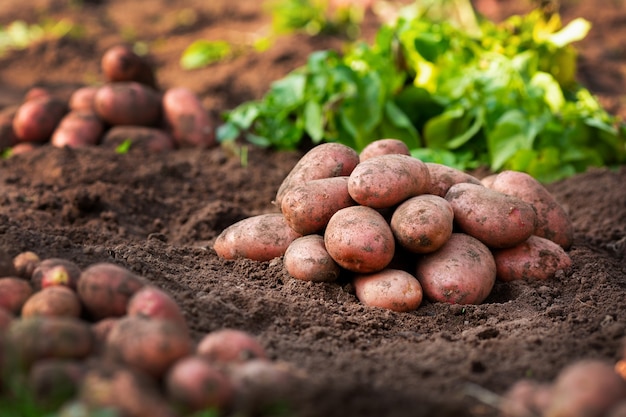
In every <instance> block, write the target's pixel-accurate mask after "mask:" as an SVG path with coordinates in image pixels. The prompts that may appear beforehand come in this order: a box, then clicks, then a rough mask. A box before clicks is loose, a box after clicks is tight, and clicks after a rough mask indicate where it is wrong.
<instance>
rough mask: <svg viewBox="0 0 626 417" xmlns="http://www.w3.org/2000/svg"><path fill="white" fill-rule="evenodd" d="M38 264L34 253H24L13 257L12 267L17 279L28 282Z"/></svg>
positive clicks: (38, 260)
mask: <svg viewBox="0 0 626 417" xmlns="http://www.w3.org/2000/svg"><path fill="white" fill-rule="evenodd" d="M40 262H41V259H40V258H39V255H37V254H36V253H35V252H32V251H24V252H20V253H18V254H17V255H15V257H14V258H13V267H14V268H15V273H16V275H17V276H18V277H20V278H24V279H26V280H30V279H31V278H32V276H33V272H34V271H35V269H36V268H37V266H39V263H40Z"/></svg>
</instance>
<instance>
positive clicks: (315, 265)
mask: <svg viewBox="0 0 626 417" xmlns="http://www.w3.org/2000/svg"><path fill="white" fill-rule="evenodd" d="M283 264H284V266H285V270H286V271H287V273H288V274H289V275H291V276H292V277H294V278H296V279H299V280H302V281H312V282H332V281H335V280H336V279H337V278H339V274H340V273H341V268H339V265H337V263H336V262H335V260H334V259H333V258H332V257H331V256H330V254H329V253H328V251H327V250H326V246H325V245H324V237H323V236H321V235H306V236H302V237H299V238H297V239H296V240H294V241H293V242H291V244H290V245H289V247H288V248H287V250H286V251H285V256H284V257H283Z"/></svg>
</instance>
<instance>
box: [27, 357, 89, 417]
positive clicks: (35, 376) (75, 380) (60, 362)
mask: <svg viewBox="0 0 626 417" xmlns="http://www.w3.org/2000/svg"><path fill="white" fill-rule="evenodd" d="M85 373H86V366H85V364H84V363H83V362H81V361H78V360H73V359H44V360H41V361H39V362H37V363H35V364H34V365H33V367H32V368H31V369H30V371H29V373H28V381H27V387H28V389H29V391H30V392H31V393H32V395H33V399H34V400H35V402H36V403H37V405H38V406H39V407H42V408H43V409H45V410H48V411H56V410H58V408H59V407H60V406H62V405H63V404H64V403H65V402H67V401H69V400H71V399H72V398H74V397H75V395H76V394H78V391H79V388H80V383H81V381H82V379H83V376H84V375H85Z"/></svg>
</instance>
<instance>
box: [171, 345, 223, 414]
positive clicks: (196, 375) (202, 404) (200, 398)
mask: <svg viewBox="0 0 626 417" xmlns="http://www.w3.org/2000/svg"><path fill="white" fill-rule="evenodd" d="M165 392H166V395H167V398H168V399H169V401H170V402H172V403H173V404H175V405H176V406H177V407H178V408H181V409H182V410H184V411H185V412H193V411H199V410H203V409H212V410H215V411H218V410H219V411H222V412H223V411H224V410H225V409H227V408H228V407H229V406H230V405H231V403H232V401H233V396H234V388H233V383H232V382H231V380H230V378H228V377H227V376H226V374H225V373H224V372H223V371H222V370H220V369H219V368H218V367H216V366H215V365H213V364H211V363H210V362H209V361H207V360H206V359H204V358H202V357H199V356H188V357H186V358H183V359H181V360H179V361H178V362H176V363H175V364H174V365H172V367H171V369H170V370H169V371H168V373H167V375H166V377H165Z"/></svg>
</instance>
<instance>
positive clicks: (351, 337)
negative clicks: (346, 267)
mask: <svg viewBox="0 0 626 417" xmlns="http://www.w3.org/2000/svg"><path fill="white" fill-rule="evenodd" d="M32 3H33V7H30V8H25V7H23V1H18V0H3V1H2V2H1V3H0V24H7V23H9V22H11V21H13V20H15V19H18V18H23V19H27V20H29V21H30V22H35V21H37V19H38V18H39V17H41V16H46V17H52V18H56V19H58V18H62V17H67V18H70V19H72V20H74V21H75V22H80V23H81V24H83V25H85V27H86V34H85V36H84V37H82V38H80V39H78V40H67V39H65V40H60V41H46V42H43V43H39V44H36V45H33V46H32V47H30V48H28V49H26V50H23V51H16V52H11V53H9V54H7V55H5V56H3V57H2V58H0V107H3V106H7V105H11V104H16V103H17V102H19V101H20V100H21V98H22V97H23V95H24V93H25V92H26V91H27V90H28V88H30V87H32V86H44V87H47V88H49V89H51V90H52V91H55V92H57V93H58V94H60V95H65V96H67V94H69V92H71V91H72V90H73V89H75V88H76V87H78V86H80V85H84V84H88V83H90V82H95V81H98V80H99V79H100V78H99V77H100V76H101V75H100V70H99V60H100V57H101V56H102V54H103V52H104V51H105V50H106V49H107V48H108V47H110V46H112V45H115V44H117V43H120V42H122V41H123V40H124V36H131V37H132V36H134V37H135V39H138V40H142V41H146V42H148V43H149V44H150V50H151V52H152V59H153V61H154V64H155V66H156V68H157V78H158V82H159V84H160V85H161V87H173V86H184V87H188V88H191V89H192V90H193V91H195V92H196V93H197V94H199V95H200V97H201V98H202V100H203V103H204V104H205V105H206V106H207V108H209V109H210V110H211V112H212V114H213V115H214V116H217V115H218V114H219V113H220V112H222V111H224V110H227V109H229V108H232V107H234V106H236V105H237V104H239V103H241V102H242V101H245V100H250V99H253V98H259V97H260V96H261V95H262V94H263V93H264V92H265V91H266V90H267V88H268V86H269V83H270V82H271V81H273V80H275V79H278V78H280V77H282V76H284V75H285V74H286V73H287V72H289V71H290V70H292V69H293V68H295V67H297V66H299V65H302V64H303V63H304V62H305V60H306V57H307V56H308V54H309V53H310V52H311V51H314V50H318V49H325V48H331V47H332V48H340V47H341V44H342V40H341V39H340V38H332V37H314V38H310V37H306V36H303V35H294V36H288V37H283V38H281V39H279V40H278V42H277V43H276V44H275V45H274V46H273V47H272V48H270V49H269V50H268V51H266V52H264V53H254V52H250V53H246V54H244V55H241V56H239V57H236V58H234V59H232V60H229V61H227V62H224V63H220V64H217V65H215V66H213V67H211V68H208V69H203V70H197V71H191V72H186V71H183V70H182V69H180V67H179V65H178V59H179V57H180V53H181V52H182V50H183V49H184V48H185V47H186V46H187V45H189V44H190V43H191V42H192V41H194V40H196V39H201V38H208V39H226V40H230V41H233V42H234V41H237V40H239V41H241V40H242V38H243V37H244V36H249V34H250V33H251V32H258V33H262V32H263V31H264V30H265V31H266V30H268V25H269V17H268V15H267V14H265V13H264V12H263V9H262V7H261V2H259V1H249V0H237V1H232V0H219V1H218V0H213V1H211V2H206V1H201V0H186V1H183V0H178V1H165V0H158V1H148V0H142V1H134V2H125V1H122V0H108V1H107V0H103V1H85V2H83V5H82V6H80V7H78V6H71V5H72V4H74V5H75V3H74V2H69V1H56V0H33V1H32ZM521 3H523V2H517V1H513V0H511V1H500V2H498V1H489V2H487V1H480V2H477V5H478V6H479V7H480V8H481V10H484V11H485V12H486V13H488V14H489V16H491V17H493V18H496V19H501V18H503V17H505V16H507V15H509V14H510V13H512V12H515V11H522V10H524V7H526V6H527V4H525V3H524V4H522V5H521V6H520V4H521ZM561 3H562V13H563V16H564V18H565V20H568V19H571V18H573V17H578V16H584V17H586V18H587V19H589V20H591V22H592V23H593V25H594V26H593V30H592V32H591V34H590V35H589V36H588V38H587V39H585V40H584V41H582V42H580V43H579V44H578V46H579V49H580V51H581V57H580V65H581V66H580V71H579V73H580V76H579V79H580V80H581V82H583V83H584V84H585V85H587V86H588V87H589V88H591V89H592V90H593V91H594V92H595V93H596V94H598V95H599V96H600V98H601V99H602V102H603V103H604V104H605V105H606V106H607V108H609V109H610V110H611V111H612V112H615V113H619V114H622V115H626V106H625V105H624V100H623V98H624V92H625V91H624V88H625V86H626V81H625V80H624V77H625V76H626V74H625V70H624V68H626V50H624V46H623V39H624V38H625V37H626V26H625V25H623V24H622V22H624V21H625V20H626V3H623V2H619V1H614V2H606V3H603V6H602V7H597V6H594V5H593V4H592V3H590V2H578V1H565V0H563V1H561ZM189 11H195V12H196V14H195V18H196V20H195V22H192V23H190V24H189V25H185V24H183V23H181V22H184V19H182V18H183V17H184V16H189V15H193V14H192V13H190V12H189ZM181 19H182V20H181ZM375 28H376V21H375V18H373V17H372V16H368V19H367V22H366V25H365V27H364V31H363V36H365V37H368V36H370V37H371V35H372V34H373V33H374V31H375ZM303 151H304V150H302V151H297V152H276V151H269V150H260V149H254V148H251V149H250V153H249V158H248V163H247V165H245V166H242V165H241V164H240V161H239V159H238V158H237V157H235V156H234V155H232V153H230V152H228V151H227V150H226V149H222V148H215V149H211V150H197V149H187V150H177V151H174V152H171V153H167V154H161V155H148V154H142V153H139V152H129V153H127V154H117V153H115V152H114V151H112V150H105V149H101V148H98V147H94V148H89V149H81V150H69V149H57V148H52V147H50V146H46V147H44V148H41V149H39V150H36V151H33V152H31V153H28V154H22V155H16V156H14V157H12V158H10V159H8V160H3V161H1V162H0V190H1V191H2V192H1V193H0V250H5V251H7V252H8V253H9V254H11V255H12V256H14V255H16V254H18V253H19V252H21V251H25V250H30V251H34V252H36V253H37V254H39V256H40V257H41V258H51V257H57V258H67V259H70V260H72V261H74V262H76V263H77V264H78V265H79V266H81V267H83V268H84V267H86V266H88V265H91V264H94V263H96V262H102V261H106V262H114V263H117V264H119V265H122V266H124V267H127V268H129V269H131V270H132V271H134V272H135V273H137V274H139V275H142V276H144V277H145V278H147V279H148V280H150V281H151V282H152V283H154V284H155V285H157V286H159V287H161V288H163V289H164V290H166V291H168V292H169V293H171V294H172V296H173V297H174V299H175V300H176V301H177V302H178V303H179V304H180V305H181V306H182V308H183V310H184V314H185V317H186V319H187V321H188V323H189V325H190V328H191V331H192V334H193V335H194V338H195V339H196V340H199V339H200V337H201V336H203V335H204V334H206V333H207V332H210V331H213V330H217V329H220V328H224V327H230V328H237V329H242V330H246V331H249V332H251V333H252V334H254V335H256V336H257V337H258V338H259V340H260V342H261V343H262V344H263V346H264V347H265V348H266V349H267V352H268V353H269V355H270V357H271V358H274V359H279V360H283V361H287V362H289V363H291V364H293V365H295V366H297V367H298V368H300V369H302V370H303V371H304V372H306V374H307V379H306V381H307V383H306V384H305V385H304V386H303V387H299V391H298V392H297V393H296V394H297V395H294V396H293V398H292V399H291V400H290V401H288V402H287V404H285V405H284V406H285V407H284V414H281V415H298V416H311V417H313V416H316V417H317V416H320V417H321V416H325V417H333V416H337V417H339V416H341V417H346V416H360V417H368V416H372V417H374V416H386V417H395V416H399V417H400V416H413V417H415V416H418V417H419V416H446V415H449V416H496V415H497V414H498V410H497V408H496V407H494V406H493V405H490V404H489V401H488V399H489V398H490V397H489V396H488V395H485V392H487V393H489V392H491V393H495V394H502V393H503V392H504V391H505V390H506V389H507V388H509V387H510V386H511V385H512V384H513V383H514V382H515V381H517V380H519V379H521V378H523V377H531V378H534V379H537V380H540V381H551V380H552V379H553V378H554V377H555V376H556V375H557V374H558V372H559V371H560V370H561V369H562V368H563V367H565V366H566V365H567V364H569V363H571V362H573V361H576V360H578V359H581V358H604V359H609V360H612V361H614V360H617V358H618V355H619V348H620V346H621V344H622V340H623V338H624V336H626V306H625V305H624V302H623V300H624V295H625V294H626V263H625V262H626V261H625V259H626V193H625V192H624V191H623V190H624V184H625V183H626V167H622V168H621V169H618V170H613V171H612V170H608V169H591V170H589V171H588V172H586V173H584V174H579V175H577V176H575V177H573V178H570V179H567V180H564V181H560V182H558V183H554V184H549V185H548V188H549V190H550V191H551V192H552V193H553V194H554V195H555V196H556V198H557V199H558V201H559V202H560V203H561V204H562V205H563V206H564V207H565V208H566V209H567V211H568V212H569V214H570V216H571V218H572V220H573V223H574V226H575V239H574V244H573V246H572V248H571V250H570V251H569V254H570V256H571V257H572V260H573V267H572V269H571V271H570V272H568V273H567V274H561V275H559V276H557V277H555V278H553V279H551V280H549V281H545V282H535V283H527V282H510V283H497V284H496V287H495V289H494V291H493V293H492V294H491V295H490V296H489V297H488V298H487V300H486V301H485V302H484V303H483V304H482V305H478V306H465V307H461V306H451V305H445V304H433V303H429V302H428V301H424V303H423V304H422V306H420V307H419V309H417V310H416V311H414V312H410V313H394V312H391V311H387V310H382V309H378V308H372V307H365V306H363V305H362V304H360V303H359V302H358V300H357V299H356V296H355V294H354V289H353V288H352V287H351V285H350V284H349V283H348V281H347V279H341V278H340V280H339V281H338V282H336V283H311V282H302V281H298V280H296V279H293V278H291V277H290V276H289V275H288V274H287V273H286V272H285V271H284V269H283V264H282V260H281V259H280V258H278V259H275V260H273V261H269V262H253V261H248V260H237V261H226V260H222V259H220V258H218V257H217V255H216V254H215V252H214V251H213V250H212V244H213V242H214V240H215V238H216V237H217V235H218V234H219V233H220V232H221V231H222V230H223V229H224V228H226V227H227V226H229V225H230V224H232V223H234V222H235V221H238V220H241V219H243V218H246V217H249V216H252V215H256V214H260V213H269V212H276V211H277V208H276V207H275V206H274V205H272V203H271V201H272V199H273V198H274V196H275V194H276V190H277V189H278V186H279V185H280V183H281V181H282V180H283V178H284V177H285V176H286V175H287V173H288V172H289V170H290V169H291V168H292V167H293V166H294V165H295V163H296V162H297V160H298V159H299V157H301V156H302V153H303Z"/></svg>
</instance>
